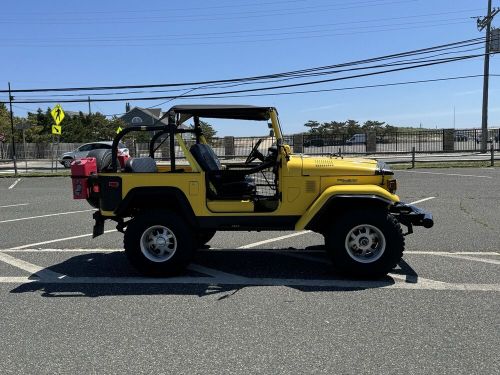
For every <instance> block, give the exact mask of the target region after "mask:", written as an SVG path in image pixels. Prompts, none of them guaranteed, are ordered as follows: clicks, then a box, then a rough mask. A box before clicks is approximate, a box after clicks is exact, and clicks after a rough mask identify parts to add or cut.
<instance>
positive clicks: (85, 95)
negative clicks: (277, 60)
mask: <svg viewBox="0 0 500 375" xmlns="http://www.w3.org/2000/svg"><path fill="white" fill-rule="evenodd" d="M479 49H482V47H477V48H469V49H465V50H459V51H452V52H443V53H438V54H434V55H430V56H426V57H420V58H415V59H406V60H398V61H395V62H391V63H387V64H379V65H370V66H361V67H355V68H348V69H340V70H328V71H321V72H313V73H302V74H297V75H292V76H287V77H285V78H276V79H268V80H262V81H258V82H257V83H256V82H254V81H251V82H240V83H233V84H223V85H222V84H213V85H204V86H198V87H196V88H194V89H196V90H207V89H214V88H217V89H221V88H231V87H238V86H243V85H255V84H264V83H267V84H268V83H275V82H283V81H288V80H293V79H300V78H306V77H312V76H322V75H331V74H338V73H343V72H349V71H356V70H369V69H375V68H382V67H389V66H398V65H408V64H412V63H415V62H431V61H441V60H442V59H434V60H429V58H433V57H439V56H444V55H449V54H456V53H464V52H471V51H477V50H479ZM179 91H184V90H181V89H177V90H134V91H123V92H105V93H102V92H98V93H81V94H58V95H57V98H54V100H59V99H58V98H66V97H80V98H83V97H88V96H89V95H92V96H94V97H95V96H114V95H131V94H145V93H148V94H149V93H164V92H179ZM190 91H191V90H190ZM41 97H54V95H52V94H46V95H43V94H42V95H38V96H25V95H22V96H16V98H17V99H18V100H19V99H39V98H41Z"/></svg>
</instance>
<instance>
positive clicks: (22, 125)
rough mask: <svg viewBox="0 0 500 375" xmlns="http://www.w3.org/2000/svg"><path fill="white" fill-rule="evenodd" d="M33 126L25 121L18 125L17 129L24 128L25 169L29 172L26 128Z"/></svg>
mask: <svg viewBox="0 0 500 375" xmlns="http://www.w3.org/2000/svg"><path fill="white" fill-rule="evenodd" d="M29 128H31V124H28V123H23V124H19V125H16V130H22V132H23V154H24V169H25V171H26V173H28V159H27V158H26V133H25V132H26V129H29Z"/></svg>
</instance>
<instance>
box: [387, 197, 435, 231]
mask: <svg viewBox="0 0 500 375" xmlns="http://www.w3.org/2000/svg"><path fill="white" fill-rule="evenodd" d="M390 212H391V214H393V215H394V216H395V217H396V218H397V219H398V220H399V222H400V223H401V224H403V225H406V226H407V227H408V230H409V232H410V233H411V228H412V226H421V227H424V228H432V226H433V225H434V219H433V217H432V214H431V213H430V212H428V211H426V210H423V209H421V208H418V207H417V206H414V205H412V204H406V203H404V202H398V203H396V204H394V205H393V206H392V207H391V209H390Z"/></svg>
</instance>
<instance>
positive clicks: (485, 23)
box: [477, 0, 500, 152]
mask: <svg viewBox="0 0 500 375" xmlns="http://www.w3.org/2000/svg"><path fill="white" fill-rule="evenodd" d="M499 12H500V8H495V9H493V12H492V10H491V0H488V14H487V15H486V17H478V18H477V28H478V29H479V31H483V30H484V29H485V28H486V42H485V45H484V73H483V116H482V122H481V152H486V151H487V150H486V148H487V144H488V143H487V142H488V85H489V75H490V38H491V21H493V18H495V16H496V15H497V14H498V13H499Z"/></svg>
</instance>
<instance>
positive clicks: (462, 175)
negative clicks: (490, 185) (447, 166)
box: [396, 170, 493, 179]
mask: <svg viewBox="0 0 500 375" xmlns="http://www.w3.org/2000/svg"><path fill="white" fill-rule="evenodd" d="M396 172H406V173H420V174H432V175H442V176H457V177H477V178H490V179H491V178H493V177H492V176H477V175H473V174H458V173H440V172H424V171H405V170H397V171H396Z"/></svg>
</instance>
